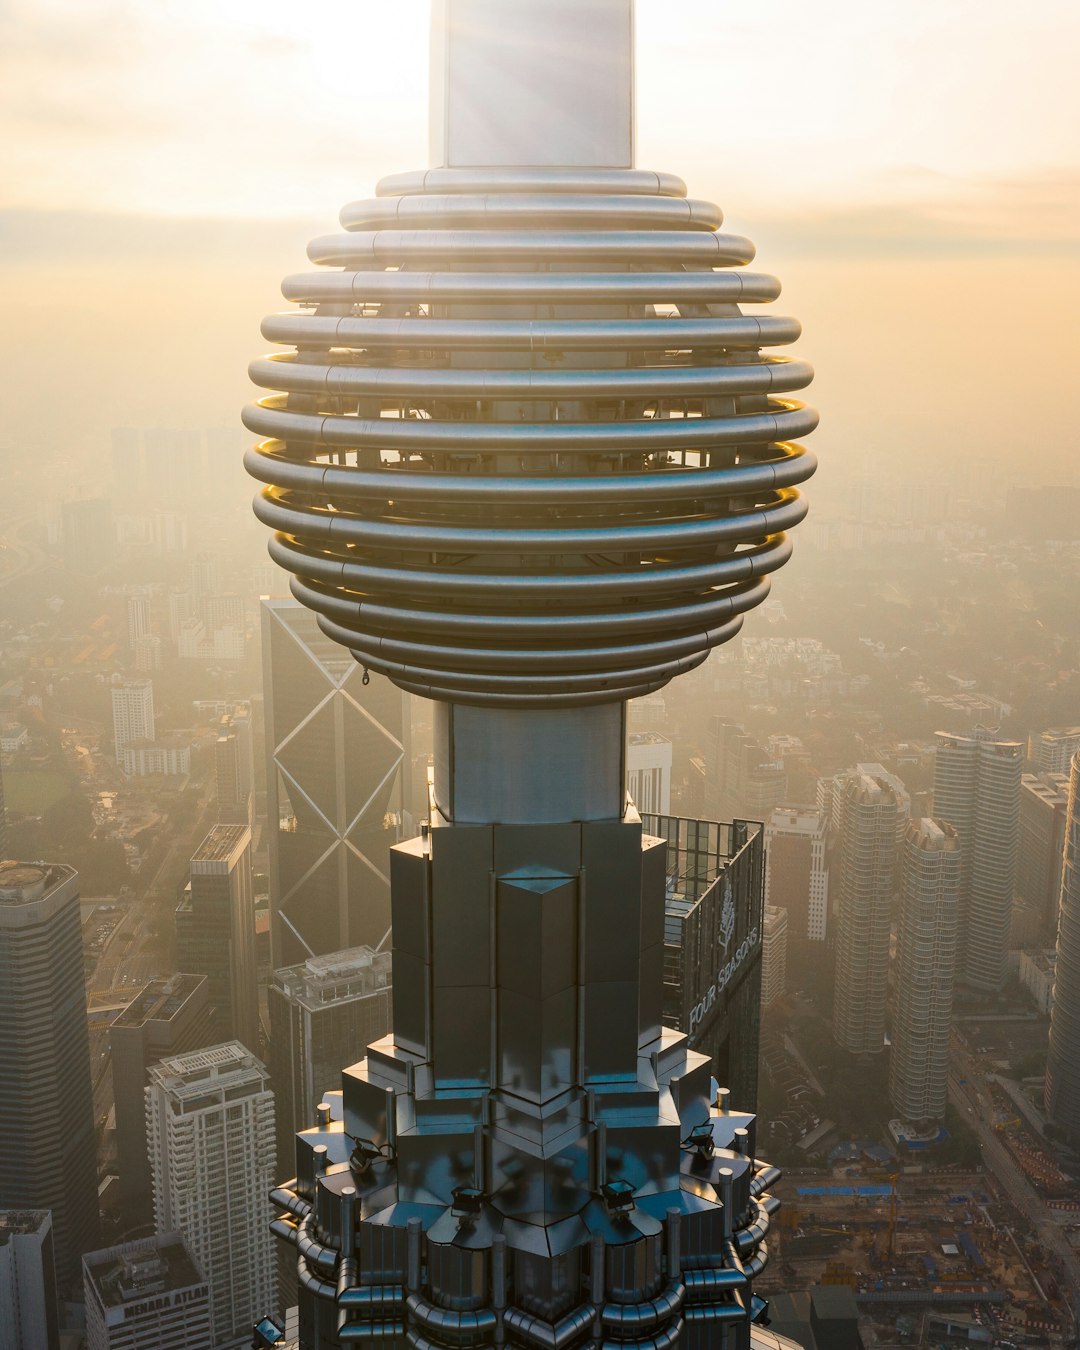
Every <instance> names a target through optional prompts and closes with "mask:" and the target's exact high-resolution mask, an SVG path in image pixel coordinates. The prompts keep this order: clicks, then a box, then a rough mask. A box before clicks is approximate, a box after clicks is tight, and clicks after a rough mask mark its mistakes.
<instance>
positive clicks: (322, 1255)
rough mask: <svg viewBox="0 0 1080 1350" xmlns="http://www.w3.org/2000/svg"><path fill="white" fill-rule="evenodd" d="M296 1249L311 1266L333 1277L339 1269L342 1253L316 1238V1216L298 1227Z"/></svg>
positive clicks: (308, 1218)
mask: <svg viewBox="0 0 1080 1350" xmlns="http://www.w3.org/2000/svg"><path fill="white" fill-rule="evenodd" d="M296 1247H297V1250H298V1251H299V1253H300V1255H301V1257H302V1258H303V1259H304V1260H305V1261H307V1263H308V1265H309V1266H318V1267H319V1268H320V1269H322V1270H325V1271H328V1272H329V1273H330V1274H331V1275H332V1274H333V1273H334V1272H335V1270H336V1269H337V1263H338V1256H339V1255H340V1253H339V1252H338V1250H337V1248H336V1247H328V1246H327V1245H326V1243H325V1242H320V1241H319V1239H318V1238H317V1237H316V1236H315V1216H314V1214H309V1215H308V1216H307V1218H306V1219H303V1220H301V1222H300V1224H299V1226H298V1227H297V1230H296ZM335 1293H336V1289H335Z"/></svg>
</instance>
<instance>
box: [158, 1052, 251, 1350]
mask: <svg viewBox="0 0 1080 1350" xmlns="http://www.w3.org/2000/svg"><path fill="white" fill-rule="evenodd" d="M146 1127H147V1136H148V1139H149V1143H150V1162H151V1170H152V1172H153V1178H154V1221H155V1224H156V1226H157V1230H158V1232H159V1233H172V1232H174V1231H179V1232H180V1233H182V1234H183V1236H184V1239H185V1241H186V1243H187V1245H188V1247H189V1248H190V1250H191V1255H192V1256H193V1257H194V1259H195V1261H196V1263H197V1265H198V1268H199V1270H200V1271H201V1273H202V1274H203V1275H204V1276H205V1277H206V1280H207V1281H208V1282H209V1285H210V1309H211V1325H212V1331H213V1345H214V1346H215V1347H218V1350H222V1348H223V1347H234V1346H235V1347H237V1350H239V1347H242V1346H246V1345H250V1344H251V1339H250V1338H251V1327H252V1325H253V1324H254V1323H255V1322H256V1321H257V1320H258V1319H259V1318H260V1317H261V1316H263V1314H264V1313H265V1312H266V1311H267V1309H269V1308H273V1307H274V1304H275V1302H276V1296H275V1270H276V1267H275V1263H274V1253H273V1247H272V1245H271V1237H270V1231H269V1228H268V1227H267V1217H268V1216H267V1208H268V1207H267V1203H266V1196H267V1194H268V1192H269V1189H270V1186H271V1183H272V1181H273V1176H274V1095H273V1093H272V1092H271V1091H270V1081H269V1074H268V1073H267V1072H266V1069H265V1068H264V1067H263V1065H262V1064H261V1063H260V1062H259V1060H257V1059H256V1058H255V1056H254V1055H252V1054H251V1053H250V1052H249V1051H248V1050H246V1049H245V1048H244V1046H242V1045H241V1044H239V1042H237V1041H230V1042H228V1043H227V1044H224V1045H215V1046H212V1047H209V1048H207V1049H204V1050H200V1051H197V1052H196V1053H195V1054H191V1055H181V1056H179V1057H177V1058H174V1059H166V1060H163V1061H162V1062H161V1063H160V1064H155V1065H153V1066H152V1067H151V1069H150V1081H149V1085H148V1087H147V1089H146Z"/></svg>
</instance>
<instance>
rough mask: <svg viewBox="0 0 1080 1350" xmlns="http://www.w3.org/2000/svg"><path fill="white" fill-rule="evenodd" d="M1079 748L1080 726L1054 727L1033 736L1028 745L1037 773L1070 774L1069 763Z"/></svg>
mask: <svg viewBox="0 0 1080 1350" xmlns="http://www.w3.org/2000/svg"><path fill="white" fill-rule="evenodd" d="M1077 750H1080V727H1052V728H1051V729H1050V730H1049V731H1043V732H1040V733H1039V735H1038V736H1032V737H1031V740H1030V743H1029V745H1028V754H1029V756H1030V758H1031V760H1032V762H1033V764H1034V765H1035V772H1036V773H1037V774H1043V773H1060V774H1065V775H1066V776H1068V773H1069V765H1070V764H1071V763H1072V757H1073V755H1075V754H1076V752H1077Z"/></svg>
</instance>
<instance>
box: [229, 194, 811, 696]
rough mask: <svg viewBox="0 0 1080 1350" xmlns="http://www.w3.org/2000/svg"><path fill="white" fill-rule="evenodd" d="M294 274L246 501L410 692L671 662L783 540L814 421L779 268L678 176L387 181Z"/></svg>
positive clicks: (253, 413) (718, 624) (708, 627)
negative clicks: (791, 354) (801, 396)
mask: <svg viewBox="0 0 1080 1350" xmlns="http://www.w3.org/2000/svg"><path fill="white" fill-rule="evenodd" d="M377 191H378V193H379V195H378V197H377V198H376V199H375V200H374V201H364V202H358V203H355V204H353V205H351V206H348V207H346V208H345V209H344V211H343V212H342V213H341V221H342V225H343V226H344V228H345V233H344V234H338V235H331V236H327V237H325V238H320V239H317V240H315V241H314V243H312V245H311V246H310V248H309V256H310V258H311V260H312V261H313V262H315V263H318V264H322V265H324V266H327V267H334V268H337V269H340V270H336V271H323V272H318V273H315V274H304V275H301V276H294V277H289V278H288V279H287V280H286V282H285V283H284V286H283V291H284V294H285V296H286V298H287V299H289V300H292V301H295V302H297V304H298V305H299V306H300V307H301V308H300V310H299V311H295V312H292V313H287V314H280V315H274V316H272V317H271V318H269V319H267V320H266V322H265V323H264V324H263V329H262V331H263V336H264V337H265V338H267V339H268V340H269V341H271V342H274V343H281V344H284V345H285V346H287V347H290V348H292V350H291V351H288V352H285V353H281V354H274V355H271V356H267V357H264V358H262V359H261V360H258V361H255V362H254V363H253V364H252V367H251V375H252V379H253V380H254V382H255V383H256V384H257V385H259V386H261V387H263V388H266V389H269V390H273V391H276V392H274V393H271V394H270V395H269V396H268V397H266V398H263V399H261V400H260V401H259V403H258V404H256V405H254V406H252V407H249V408H247V409H246V410H245V413H244V420H245V423H246V425H247V426H248V427H249V428H250V429H251V430H252V431H254V432H256V433H257V434H259V435H260V436H262V437H264V438H265V439H264V440H262V442H261V443H260V444H259V445H258V446H257V447H256V448H254V449H253V450H251V451H250V452H249V454H248V456H247V461H246V462H247V467H248V469H249V471H250V472H251V473H252V474H253V475H254V476H255V477H256V478H258V479H260V480H261V481H262V482H263V483H265V484H267V486H266V487H265V489H264V490H263V492H262V493H261V494H260V496H259V497H258V498H257V500H256V507H255V510H256V514H257V515H258V516H259V518H260V519H261V520H263V521H264V522H265V523H266V524H268V525H269V526H271V527H272V528H273V529H274V530H275V531H276V533H275V536H274V538H273V540H272V542H271V544H270V552H271V554H272V556H273V557H274V558H275V560H276V561H277V562H279V563H280V564H281V565H282V566H283V567H285V568H287V569H288V570H289V571H290V572H292V573H293V578H294V579H293V583H292V587H293V591H294V593H295V595H296V596H297V598H298V599H300V600H301V601H303V602H304V603H305V604H307V605H309V606H310V607H311V608H312V609H314V610H315V611H316V612H317V614H318V615H319V623H320V625H321V626H322V628H323V629H324V631H325V632H326V633H327V634H328V635H329V636H330V637H332V638H334V639H336V640H337V641H339V642H341V643H343V644H344V645H345V646H346V647H348V648H349V649H350V650H351V651H352V652H353V654H354V655H355V656H356V658H357V660H359V661H361V662H362V663H363V664H364V665H365V666H367V667H369V668H370V669H371V670H373V671H380V672H383V673H385V674H386V675H388V676H389V677H390V678H391V679H393V680H394V681H395V683H397V684H399V685H400V686H401V687H402V688H404V689H407V690H410V691H411V692H415V693H419V694H423V695H425V696H427V697H429V698H435V699H444V700H450V701H453V702H459V703H481V704H499V705H504V706H511V707H551V706H558V705H560V704H562V705H575V704H586V703H598V702H610V701H615V700H621V699H626V698H631V697H636V696H638V695H640V694H644V693H647V692H649V691H651V690H655V689H658V688H660V687H661V686H662V685H664V684H666V683H667V681H668V680H670V679H671V678H672V677H673V676H675V675H677V674H679V673H680V672H681V671H685V670H688V669H691V668H692V667H694V666H696V665H698V664H700V662H701V661H702V660H704V659H705V657H706V655H707V654H708V652H709V651H710V650H711V648H713V647H715V646H717V645H719V644H720V643H722V642H725V641H727V640H728V639H729V638H731V637H732V636H734V634H735V633H736V632H738V630H739V627H740V625H741V623H742V615H743V614H744V613H745V612H746V611H747V610H749V609H751V608H752V607H753V606H755V605H757V604H759V603H760V602H761V601H762V600H763V599H764V598H765V595H766V594H767V592H768V585H769V582H768V574H769V573H770V572H772V571H774V570H775V569H776V568H778V567H780V566H781V565H782V564H783V563H784V562H785V561H786V560H787V558H788V556H789V554H790V543H789V541H788V537H787V531H788V530H789V529H790V528H791V527H792V526H793V525H795V524H797V523H798V521H799V520H801V519H802V517H803V515H804V514H805V504H804V501H803V499H802V497H801V495H800V494H799V492H798V490H797V484H799V483H801V482H803V481H804V480H805V479H807V478H808V477H809V476H810V475H811V474H812V473H813V471H814V467H815V459H814V456H813V454H812V453H811V452H809V451H808V450H805V449H804V448H803V447H802V446H800V445H799V444H798V438H799V437H801V436H803V435H805V434H806V433H808V432H809V431H811V430H812V429H813V428H814V426H815V424H816V415H815V413H814V412H813V410H812V409H810V408H808V407H806V406H805V405H804V404H802V403H801V402H799V401H797V400H795V399H793V398H790V397H788V395H790V394H791V393H792V392H793V391H796V390H800V389H802V388H804V387H805V386H806V385H807V384H809V382H810V380H811V378H812V373H813V372H812V371H811V368H810V367H809V365H808V364H807V363H806V362H804V361H800V360H796V359H784V358H780V357H776V356H769V355H763V354H762V350H761V349H762V348H763V347H771V346H775V345H780V344H785V343H790V342H792V341H794V340H795V339H796V338H797V337H798V335H799V326H798V324H797V323H796V322H795V321H794V320H791V319H785V318H774V317H769V316H763V317H758V316H757V315H752V314H746V313H743V309H742V307H743V306H744V305H747V304H751V305H756V304H760V303H766V302H768V301H771V300H773V299H775V298H776V296H777V295H778V294H779V289H780V288H779V284H778V283H777V282H776V280H775V279H774V278H772V277H769V276H765V275H763V274H761V273H752V272H746V271H742V270H740V269H741V268H742V267H743V266H744V265H745V264H746V263H748V262H750V261H751V259H752V258H753V254H754V250H753V246H752V245H751V244H750V243H749V242H748V241H747V240H745V239H742V238H739V237H738V236H734V235H725V234H721V233H719V226H720V224H721V219H722V217H721V214H720V212H719V210H718V209H717V208H716V207H714V206H711V205H709V204H708V203H705V202H699V201H691V200H688V199H687V198H686V195H685V191H686V190H685V187H684V186H683V184H682V183H681V182H680V181H679V180H678V179H675V178H673V177H671V176H667V175H657V174H653V173H647V172H644V171H637V170H627V171H624V170H591V171H580V170H528V171H523V170H519V171H515V170H502V169H500V170H480V171H477V170H468V171H466V170H447V169H440V170H429V171H427V172H424V173H418V174H410V175H399V176H397V177H394V178H390V179H386V180H384V181H383V182H382V183H381V184H380V185H379V187H378V189H377Z"/></svg>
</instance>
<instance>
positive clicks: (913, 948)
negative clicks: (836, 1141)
mask: <svg viewBox="0 0 1080 1350" xmlns="http://www.w3.org/2000/svg"><path fill="white" fill-rule="evenodd" d="M959 921H960V841H959V838H958V837H957V832H956V830H955V829H954V828H953V826H951V825H948V824H944V823H942V822H939V821H936V820H928V819H926V820H913V821H911V822H910V823H909V824H908V827H907V833H906V835H905V838H904V848H903V853H902V857H901V867H900V922H899V928H898V933H897V950H896V998H895V1005H894V1011H893V1034H892V1059H891V1061H890V1064H889V1096H890V1098H891V1100H892V1103H893V1106H894V1107H895V1108H896V1110H897V1111H898V1112H899V1114H900V1118H901V1119H902V1120H903V1121H904V1122H905V1123H906V1124H908V1125H915V1126H927V1125H930V1124H931V1123H933V1122H937V1121H941V1120H944V1118H945V1107H946V1106H947V1104H948V1100H949V1033H950V1031H951V1029H952V1005H953V985H954V982H955V978H956V954H957V941H958V936H959Z"/></svg>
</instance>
